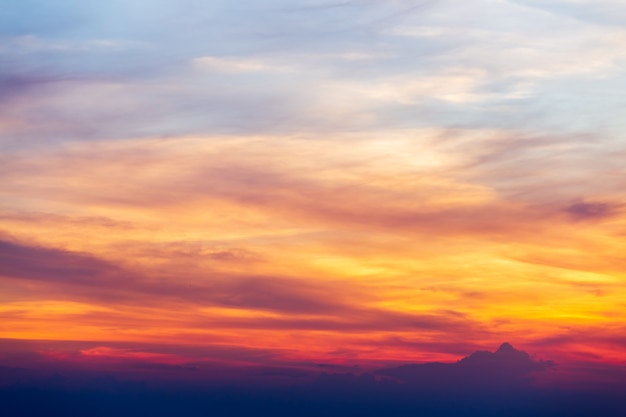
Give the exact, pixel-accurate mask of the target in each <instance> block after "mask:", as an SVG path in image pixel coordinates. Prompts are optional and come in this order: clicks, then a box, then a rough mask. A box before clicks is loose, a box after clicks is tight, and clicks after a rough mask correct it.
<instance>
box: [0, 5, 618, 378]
mask: <svg viewBox="0 0 626 417" xmlns="http://www.w3.org/2000/svg"><path fill="white" fill-rule="evenodd" d="M625 91H626V5H625V4H624V2H623V1H621V0H553V1H548V0H545V1H544V0H473V1H467V2H462V1H452V0H387V1H382V0H347V1H337V2H333V1H325V0H297V1H293V0H291V1H288V0H246V1H243V2H236V1H227V0H211V1H200V0H177V1H173V0H151V1H147V0H133V1H132V2H128V1H121V0H110V1H96V0H59V1H52V2H51V1H47V0H8V1H5V2H3V5H2V12H0V365H2V366H27V365H28V366H35V367H36V366H39V365H37V364H41V365H40V366H42V367H45V366H53V365H50V364H54V363H61V364H64V365H63V366H70V365H71V366H91V365H90V364H94V363H100V364H102V363H104V364H107V365H106V366H114V364H117V365H115V366H120V369H122V368H123V366H122V365H120V364H126V363H129V362H137V361H138V362H141V363H151V364H164V365H177V366H184V365H188V364H195V365H197V366H225V367H231V366H232V367H281V368H294V369H296V368H297V369H304V370H306V369H312V368H315V367H316V366H319V364H324V365H327V366H336V367H337V369H340V368H341V367H346V368H354V367H358V369H364V370H371V369H377V368H381V367H384V366H398V365H400V364H407V363H424V362H433V361H440V362H454V361H457V360H459V359H461V358H463V357H465V356H467V355H469V354H471V353H472V352H474V351H477V350H489V351H493V350H495V349H497V348H498V346H499V345H500V344H501V343H502V342H510V343H511V344H513V345H514V346H515V347H516V348H519V349H522V350H524V351H526V352H529V353H531V354H533V355H536V357H538V358H542V359H545V360H550V361H553V362H554V363H556V364H558V369H560V371H559V372H561V374H562V375H566V376H567V378H576V377H577V376H576V375H578V378H583V379H584V378H586V379H594V378H597V379H603V378H604V379H606V378H608V379H610V378H611V376H610V375H613V374H610V375H609V373H608V372H605V371H606V370H607V369H609V370H615V371H616V372H617V370H622V371H623V372H626V353H625V352H626V255H625V254H626V117H625V116H626V93H624V92H625ZM33 364H34V365H33ZM81 364H82V365H81ZM598 369H600V370H604V371H602V372H601V371H598V372H597V375H595V376H594V375H592V374H593V372H594V370H598ZM120 372H121V371H120ZM553 373H554V372H553ZM580 375H585V376H580ZM619 375H620V376H619V377H620V378H621V377H623V376H624V375H626V373H620V374H619ZM559 378H565V379H567V378H566V377H563V376H561V377H559ZM594 380H595V379H594Z"/></svg>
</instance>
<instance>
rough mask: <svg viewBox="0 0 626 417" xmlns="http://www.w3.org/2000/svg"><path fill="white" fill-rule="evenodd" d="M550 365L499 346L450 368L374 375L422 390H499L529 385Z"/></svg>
mask: <svg viewBox="0 0 626 417" xmlns="http://www.w3.org/2000/svg"><path fill="white" fill-rule="evenodd" d="M553 365H554V364H553V363H552V362H550V361H543V360H539V361H537V360H533V359H532V358H531V357H530V355H528V354H527V353H526V352H522V351H519V350H517V349H515V348H513V347H512V346H511V345H510V344H509V343H503V344H502V345H501V346H500V348H499V349H498V350H497V351H496V352H488V351H477V352H475V353H473V354H471V355H470V356H467V357H465V358H463V359H461V360H460V361H458V362H456V363H453V364H447V363H427V364H422V365H403V366H400V367H397V368H389V369H383V370H379V371H377V372H376V374H378V375H384V376H389V377H392V378H396V379H398V380H400V381H403V382H405V383H407V384H410V385H414V386H417V387H420V388H422V389H433V388H436V389H442V388H444V387H456V388H457V389H460V388H461V387H464V388H466V389H477V388H481V389H484V388H491V389H502V388H505V387H510V386H517V385H521V386H524V385H526V384H528V383H529V382H530V376H531V374H532V373H533V372H536V371H544V370H546V369H548V368H550V367H552V366H553Z"/></svg>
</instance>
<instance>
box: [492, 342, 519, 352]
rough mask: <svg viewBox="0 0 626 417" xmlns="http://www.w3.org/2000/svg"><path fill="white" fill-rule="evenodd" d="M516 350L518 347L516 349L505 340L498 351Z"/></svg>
mask: <svg viewBox="0 0 626 417" xmlns="http://www.w3.org/2000/svg"><path fill="white" fill-rule="evenodd" d="M515 351H517V349H515V348H514V347H513V346H512V345H511V344H510V343H509V342H504V343H502V344H501V345H500V347H499V348H498V350H497V351H496V353H498V352H502V353H505V352H515Z"/></svg>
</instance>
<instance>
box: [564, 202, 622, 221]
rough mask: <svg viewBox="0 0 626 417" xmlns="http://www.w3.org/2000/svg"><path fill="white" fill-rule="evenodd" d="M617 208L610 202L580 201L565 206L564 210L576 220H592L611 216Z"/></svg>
mask: <svg viewBox="0 0 626 417" xmlns="http://www.w3.org/2000/svg"><path fill="white" fill-rule="evenodd" d="M619 208H620V206H618V205H615V204H611V203H603V202H587V201H581V202H577V203H573V204H571V205H569V206H567V207H566V208H565V212H566V213H568V214H569V215H571V216H572V217H573V218H574V219H576V220H593V219H602V218H606V217H611V216H613V215H615V214H617V213H616V212H617V210H618V209H619Z"/></svg>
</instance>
